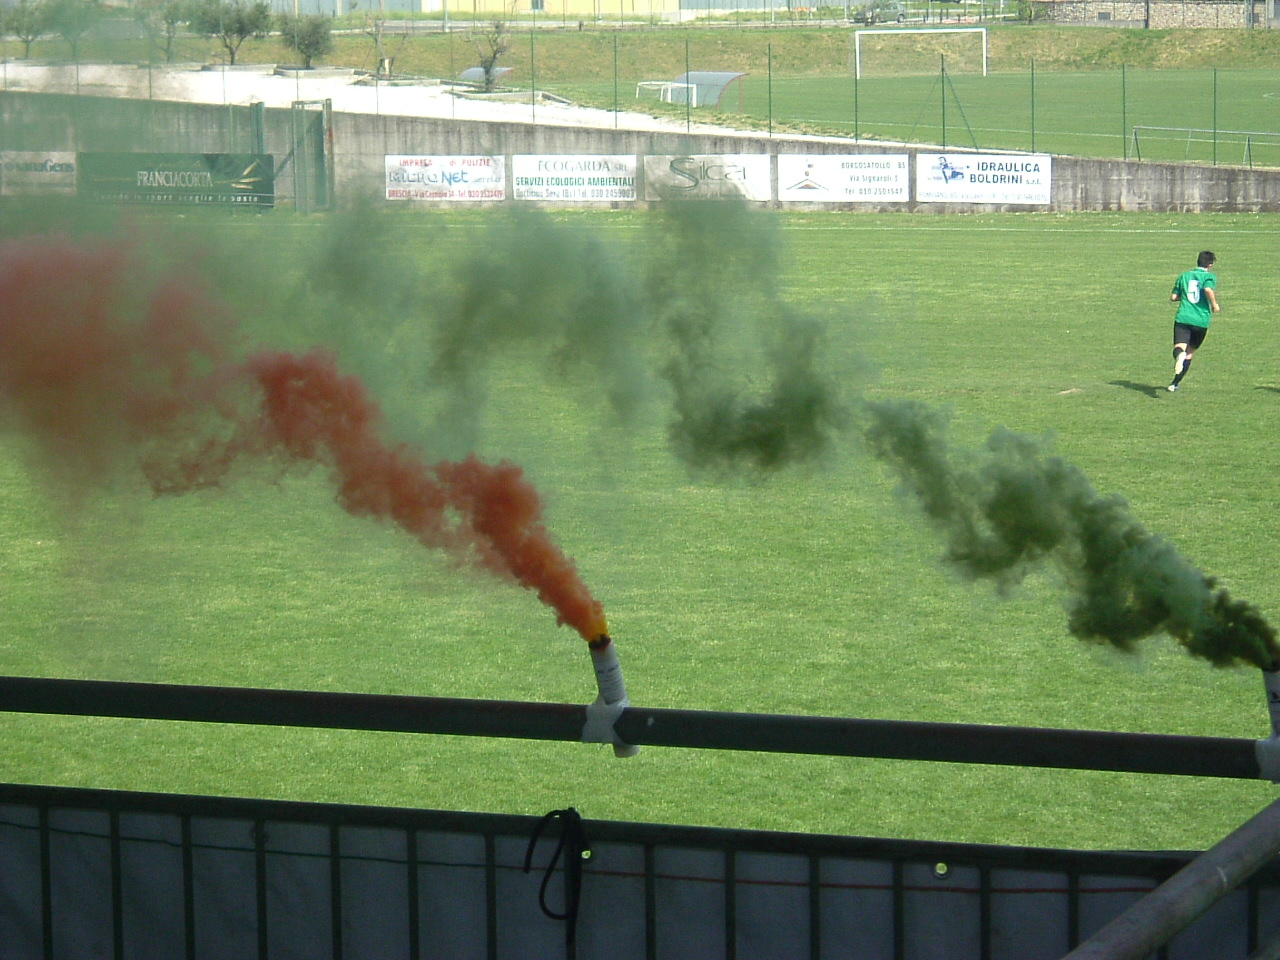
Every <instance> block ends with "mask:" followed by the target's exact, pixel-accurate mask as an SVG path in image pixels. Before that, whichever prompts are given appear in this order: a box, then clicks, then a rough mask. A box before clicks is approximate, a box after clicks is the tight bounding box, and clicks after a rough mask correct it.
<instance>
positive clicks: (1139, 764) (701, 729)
mask: <svg viewBox="0 0 1280 960" xmlns="http://www.w3.org/2000/svg"><path fill="white" fill-rule="evenodd" d="M0 711H4V712H10V713H40V714H60V715H67V716H97V717H121V718H129V719H145V720H182V721H193V722H203V723H236V724H256V725H266V726H289V727H313V728H327V729H349V730H371V731H383V732H396V733H431V734H448V735H455V736H478V737H505V738H511V739H525V740H562V741H571V742H578V741H581V740H582V733H583V728H584V726H585V724H586V718H587V708H586V707H585V706H578V705H575V704H564V703H527V702H518V701H508V700H467V699H457V698H442V697H411V696H393V695H386V694H365V693H327V692H317V691H297V690H269V689H254V688H245V687H209V686H188V685H177V684H155V683H128V682H119V681H109V680H64V679H55V678H44V677H0ZM614 729H615V731H616V732H617V733H618V735H619V736H620V737H621V739H622V740H623V741H625V742H626V743H629V744H635V745H637V746H655V747H692V748H701V749H711V750H745V751H758V752H765V753H797V754H811V755H825V756H841V757H872V758H878V759H886V760H926V761H937V762H944V763H982V764H994V765H999V766H1025V767H1049V768H1056V769H1074V770H1108V771H1114V772H1122V773H1148V774H1167V775H1176V776H1195V777H1219V778H1228V779H1242V780H1256V779H1259V778H1260V777H1261V775H1262V774H1261V770H1260V768H1259V765H1258V759H1257V755H1256V751H1255V743H1254V741H1252V740H1245V739H1229V738H1221V737H1202V736H1185V735H1171V734H1153V733H1119V732H1111V731H1099V730H1060V729H1052V728H1037V727H1008V726H994V725H984V724H962V723H928V722H923V721H906V720H865V719H852V718H841V717H806V716H784V715H774V714H747V713H724V712H715V711H699V710H670V709H653V708H645V707H628V708H627V709H625V710H624V711H623V712H622V714H621V716H620V717H619V719H618V720H617V722H616V723H615V725H614Z"/></svg>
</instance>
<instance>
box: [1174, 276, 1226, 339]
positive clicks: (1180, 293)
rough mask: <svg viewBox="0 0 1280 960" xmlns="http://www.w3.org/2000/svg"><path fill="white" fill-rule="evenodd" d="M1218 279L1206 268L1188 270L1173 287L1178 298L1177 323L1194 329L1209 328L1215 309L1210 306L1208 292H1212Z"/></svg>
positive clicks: (1175, 319) (1175, 318)
mask: <svg viewBox="0 0 1280 960" xmlns="http://www.w3.org/2000/svg"><path fill="white" fill-rule="evenodd" d="M1217 282H1218V278H1217V277H1215V276H1214V275H1213V274H1212V273H1210V272H1209V271H1208V270H1206V269H1205V268H1204V267H1196V268H1195V269H1194V270H1188V271H1187V272H1186V273H1184V274H1183V275H1182V276H1180V277H1179V278H1178V280H1177V282H1176V283H1174V285H1173V292H1174V293H1175V294H1176V295H1177V297H1178V315H1177V316H1176V317H1174V318H1173V319H1174V322H1175V323H1185V324H1187V325H1188V326H1192V327H1207V326H1209V321H1210V319H1212V317H1213V308H1212V307H1210V306H1209V298H1208V297H1206V296H1205V294H1204V292H1205V291H1206V290H1212V289H1213V288H1214V286H1215V285H1216V284H1217Z"/></svg>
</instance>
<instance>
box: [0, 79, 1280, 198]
mask: <svg viewBox="0 0 1280 960" xmlns="http://www.w3.org/2000/svg"><path fill="white" fill-rule="evenodd" d="M265 121H266V122H265V127H264V132H265V138H264V140H265V142H264V147H265V151H266V152H267V153H270V154H272V155H273V156H274V157H275V158H276V164H277V167H278V168H280V167H282V166H283V169H281V170H280V172H279V173H278V176H277V184H276V196H277V199H278V200H279V201H281V202H284V203H288V202H290V201H291V200H292V197H293V184H292V168H291V166H290V165H289V164H287V163H286V158H287V157H288V156H289V154H290V151H291V149H292V146H293V144H292V132H291V125H290V112H289V111H288V110H279V109H269V110H267V111H266V118H265ZM122 131H123V132H124V134H125V138H124V140H122ZM332 142H333V155H334V168H335V181H336V191H337V196H338V198H339V202H351V201H354V200H356V199H362V198H378V197H382V196H383V188H384V178H385V174H384V164H383V157H384V155H386V154H415V153H417V154H431V155H450V154H478V155H506V156H507V157H510V156H511V155H513V154H558V153H561V154H628V153H634V154H636V155H638V156H642V155H645V154H732V153H747V154H767V155H771V156H772V155H777V154H780V153H802V154H847V153H898V154H901V153H908V154H911V155H912V162H913V164H914V155H915V154H916V152H917V151H918V150H919V151H924V152H936V148H926V147H903V146H900V145H891V144H882V145H875V144H871V143H868V142H866V141H863V142H861V143H857V144H855V143H854V142H853V141H850V140H838V139H831V138H824V139H816V138H799V137H781V136H775V137H772V138H770V137H767V136H762V135H759V134H743V135H738V134H733V133H727V132H726V133H718V134H710V135H707V134H686V133H683V132H671V133H654V132H641V131H628V130H613V129H592V128H582V127H554V126H548V125H542V124H539V125H534V124H527V123H480V122H473V121H460V120H448V119H427V118H417V117H388V116H371V115H357V114H334V115H333V137H332ZM126 144H127V145H126ZM252 149H254V144H253V133H252V125H251V121H250V117H249V110H248V108H246V107H234V106H216V105H206V104H190V103H167V102H159V101H149V100H117V99H110V98H96V97H75V96H65V95H57V94H33V93H14V92H8V93H2V94H0V150H81V151H84V150H142V151H178V152H242V151H243V152H248V151H250V150H252ZM950 152H952V153H961V152H964V151H960V150H952V151H950ZM509 168H510V164H509V163H508V169H509ZM775 178H776V170H775ZM912 181H913V182H914V172H913V175H912ZM397 202H400V203H403V202H406V201H397ZM614 205H615V206H617V205H618V204H614ZM807 206H808V205H805V204H795V203H788V204H786V205H785V207H786V209H805V208H806V207H807ZM819 206H820V207H824V208H835V209H847V210H864V211H923V212H936V213H953V212H971V211H977V210H981V211H996V210H1052V211H1061V212H1073V211H1098V210H1150V211H1167V212H1202V211H1206V212H1207V211H1221V212H1249V213H1256V212H1276V211H1280V170H1277V169H1270V170H1259V169H1248V168H1243V167H1227V166H1218V167H1210V166H1198V165H1192V164H1174V163H1141V162H1137V161H1120V160H1094V159H1085V158H1079V157H1055V158H1054V162H1053V202H1052V204H1051V205H1049V206H1047V207H1045V206H1034V207H1026V206H1022V207H1017V206H1001V205H994V204H982V205H975V204H938V203H917V202H915V201H911V202H908V203H881V204H860V203H858V204H855V203H848V204H824V205H819Z"/></svg>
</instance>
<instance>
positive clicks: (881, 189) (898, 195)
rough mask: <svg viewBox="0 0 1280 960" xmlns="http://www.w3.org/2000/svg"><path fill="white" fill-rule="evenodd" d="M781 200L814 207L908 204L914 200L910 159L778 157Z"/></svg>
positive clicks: (889, 156)
mask: <svg viewBox="0 0 1280 960" xmlns="http://www.w3.org/2000/svg"><path fill="white" fill-rule="evenodd" d="M778 199H779V200H793V201H808V202H810V203H884V202H890V203H899V202H901V203H905V202H907V201H908V200H910V199H911V176H910V165H909V163H908V160H907V155H906V154H905V153H903V154H897V153H859V154H843V155H841V154H823V155H814V156H805V155H803V154H779V155H778Z"/></svg>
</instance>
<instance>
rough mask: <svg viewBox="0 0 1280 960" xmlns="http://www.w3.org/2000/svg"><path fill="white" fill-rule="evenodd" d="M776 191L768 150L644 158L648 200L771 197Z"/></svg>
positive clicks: (754, 198)
mask: <svg viewBox="0 0 1280 960" xmlns="http://www.w3.org/2000/svg"><path fill="white" fill-rule="evenodd" d="M772 195H773V190H772V188H771V184H770V176H769V158H768V156H766V155H764V154H727V155H719V154H716V155H711V154H703V155H698V156H685V157H673V156H648V157H645V158H644V198H645V199H646V200H713V199H717V198H720V197H740V198H742V199H744V200H761V201H768V200H769V199H770V198H771V197H772Z"/></svg>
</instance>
